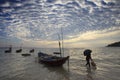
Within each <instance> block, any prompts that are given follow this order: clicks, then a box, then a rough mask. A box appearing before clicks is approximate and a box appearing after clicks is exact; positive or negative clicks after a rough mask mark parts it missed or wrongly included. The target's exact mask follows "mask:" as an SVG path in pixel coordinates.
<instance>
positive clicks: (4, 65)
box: [0, 47, 120, 80]
mask: <svg viewBox="0 0 120 80" xmlns="http://www.w3.org/2000/svg"><path fill="white" fill-rule="evenodd" d="M6 49H7V48H0V80H119V79H120V48H114V47H111V48H110V47H104V48H90V49H91V50H92V58H93V60H94V61H95V63H96V64H97V68H96V69H95V68H93V67H91V68H88V67H86V66H85V64H86V61H85V56H84V55H83V51H84V50H85V49H84V48H83V49H80V48H70V49H64V53H65V56H67V55H69V56H70V62H69V66H68V64H67V62H66V63H65V64H64V65H63V67H48V66H45V65H43V64H40V63H38V61H37V53H38V52H39V51H43V52H46V53H48V54H52V53H53V52H54V51H58V50H59V49H43V48H42V49H38V48H36V49H35V52H34V53H31V56H28V57H23V56H21V54H22V53H29V50H30V48H24V49H23V51H22V52H21V53H16V52H15V50H16V49H17V48H13V49H12V53H4V51H5V50H6Z"/></svg>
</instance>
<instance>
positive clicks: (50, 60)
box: [38, 52, 69, 66]
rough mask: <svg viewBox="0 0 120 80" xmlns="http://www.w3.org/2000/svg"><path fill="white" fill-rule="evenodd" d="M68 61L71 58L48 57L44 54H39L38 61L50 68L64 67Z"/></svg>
mask: <svg viewBox="0 0 120 80" xmlns="http://www.w3.org/2000/svg"><path fill="white" fill-rule="evenodd" d="M68 59H69V56H67V57H58V56H53V55H48V54H46V53H42V52H39V53H38V61H39V62H41V63H44V64H46V65H48V66H62V65H63V64H64V63H65V62H66V61H67V60H68Z"/></svg>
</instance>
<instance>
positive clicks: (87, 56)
mask: <svg viewBox="0 0 120 80" xmlns="http://www.w3.org/2000/svg"><path fill="white" fill-rule="evenodd" d="M91 52H92V50H90V49H86V50H85V51H84V52H83V53H84V56H86V62H87V63H86V66H87V65H89V67H90V60H91V61H92V58H91Z"/></svg>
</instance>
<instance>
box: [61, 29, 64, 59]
mask: <svg viewBox="0 0 120 80" xmlns="http://www.w3.org/2000/svg"><path fill="white" fill-rule="evenodd" d="M61 36H62V53H63V57H64V45H63V29H62V27H61Z"/></svg>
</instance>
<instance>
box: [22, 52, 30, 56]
mask: <svg viewBox="0 0 120 80" xmlns="http://www.w3.org/2000/svg"><path fill="white" fill-rule="evenodd" d="M21 55H22V56H31V54H29V53H24V54H21Z"/></svg>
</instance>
